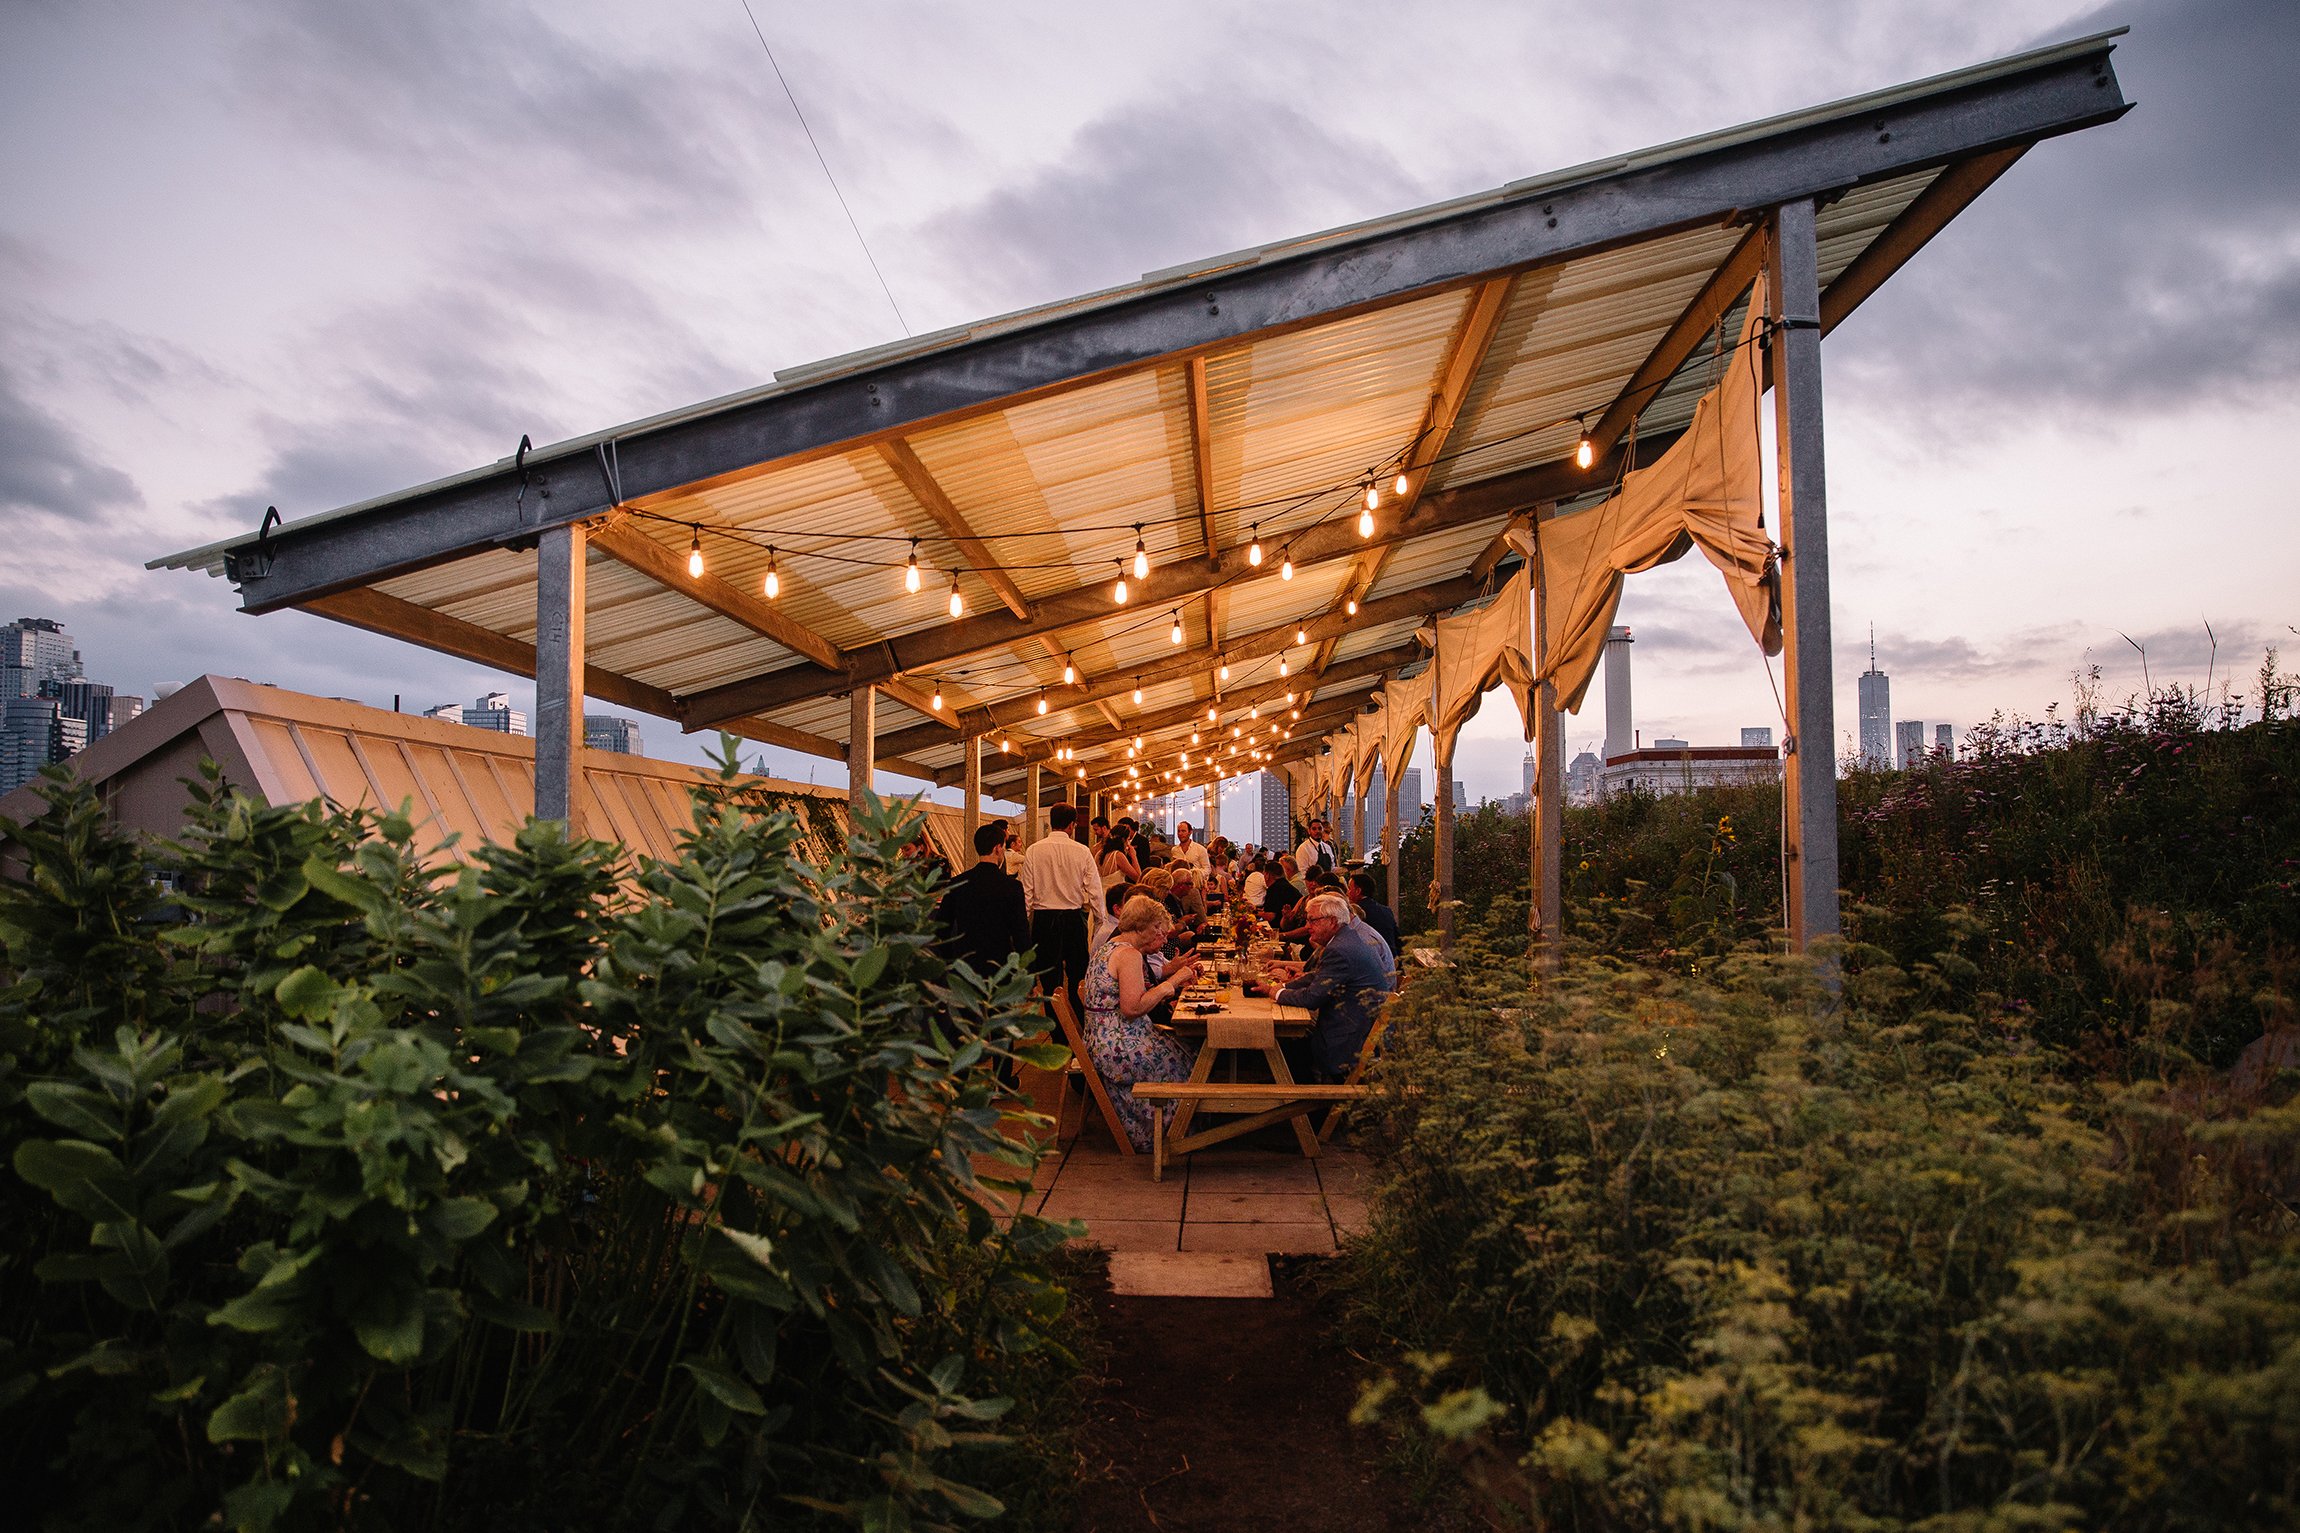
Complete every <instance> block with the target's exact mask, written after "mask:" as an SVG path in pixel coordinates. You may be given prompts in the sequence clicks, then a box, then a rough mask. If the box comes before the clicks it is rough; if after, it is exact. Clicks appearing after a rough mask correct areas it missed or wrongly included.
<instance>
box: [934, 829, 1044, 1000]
mask: <svg viewBox="0 0 2300 1533" xmlns="http://www.w3.org/2000/svg"><path fill="white" fill-rule="evenodd" d="M974 852H975V857H976V858H977V861H976V862H975V864H974V866H973V867H971V868H968V869H967V870H966V871H965V872H964V873H961V874H959V875H958V877H956V878H954V879H952V880H951V881H950V887H949V888H948V889H946V890H944V891H943V896H942V899H941V900H940V901H939V902H938V903H937V904H936V905H935V907H934V920H935V925H937V926H938V927H940V928H941V929H942V938H941V940H940V941H939V942H938V943H937V944H936V946H937V947H938V948H939V949H940V950H941V952H942V954H943V956H944V957H945V958H947V959H948V960H949V961H951V962H952V963H956V962H958V961H959V960H960V959H962V958H963V959H965V960H966V961H967V962H968V963H969V964H972V965H973V966H974V972H975V973H977V974H981V975H984V976H986V977H987V976H989V975H992V974H995V973H997V972H998V967H999V965H1000V964H1003V963H1005V962H1006V960H1007V959H1008V958H1009V957H1011V956H1013V955H1014V954H1016V953H1020V952H1022V951H1024V950H1025V949H1026V948H1028V947H1029V946H1030V911H1029V908H1028V905H1027V904H1026V902H1025V901H1024V900H1023V897H1022V880H1021V879H1019V878H1016V877H1015V876H1014V875H1013V874H1011V873H1009V872H1007V871H1006V822H1005V821H1004V820H989V821H986V822H984V823H983V824H982V825H981V826H979V827H977V828H976V830H975V832H974Z"/></svg>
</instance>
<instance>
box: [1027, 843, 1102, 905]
mask: <svg viewBox="0 0 2300 1533" xmlns="http://www.w3.org/2000/svg"><path fill="white" fill-rule="evenodd" d="M1022 898H1023V900H1024V902H1025V903H1027V904H1028V905H1029V906H1030V908H1031V910H1032V911H1033V912H1036V911H1040V910H1083V911H1085V912H1086V913H1087V914H1088V915H1090V916H1093V917H1095V918H1096V919H1101V918H1102V917H1103V916H1105V915H1106V914H1107V911H1106V910H1105V908H1104V905H1103V901H1102V874H1101V872H1100V871H1099V870H1098V869H1097V868H1096V867H1095V866H1094V854H1093V853H1092V852H1090V851H1088V850H1087V849H1086V848H1085V847H1083V846H1081V845H1080V844H1079V843H1078V842H1077V841H1076V840H1074V839H1072V837H1071V836H1070V835H1069V834H1068V833H1066V832H1063V831H1056V832H1054V833H1053V834H1051V835H1046V836H1041V837H1039V838H1038V839H1037V840H1036V841H1033V842H1031V843H1030V848H1029V850H1027V851H1025V852H1024V853H1023V854H1022Z"/></svg>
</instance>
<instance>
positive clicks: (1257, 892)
mask: <svg viewBox="0 0 2300 1533" xmlns="http://www.w3.org/2000/svg"><path fill="white" fill-rule="evenodd" d="M1269 892H1270V880H1269V879H1268V878H1267V877H1265V876H1264V875H1263V874H1262V872H1261V870H1259V869H1256V870H1255V871H1254V872H1251V873H1248V874H1247V875H1246V903H1247V904H1249V905H1251V906H1253V907H1254V908H1255V909H1257V910H1259V909H1261V908H1262V896H1263V895H1265V894H1268V893H1269Z"/></svg>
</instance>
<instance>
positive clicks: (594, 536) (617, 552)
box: [591, 518, 839, 665]
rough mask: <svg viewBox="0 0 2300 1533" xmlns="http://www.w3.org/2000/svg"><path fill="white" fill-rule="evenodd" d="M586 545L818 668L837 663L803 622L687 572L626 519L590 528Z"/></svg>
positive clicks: (830, 647) (826, 643)
mask: <svg viewBox="0 0 2300 1533" xmlns="http://www.w3.org/2000/svg"><path fill="white" fill-rule="evenodd" d="M591 546H592V547H593V548H596V549H598V550H599V552H601V553H603V554H605V555H607V556H608V557H609V558H611V559H613V560H614V561H615V562H616V563H618V564H622V565H627V566H628V567H630V568H631V569H634V570H637V571H638V572H639V573H640V574H642V575H644V576H646V577H647V578H648V579H649V580H652V581H654V582H655V584H657V585H659V586H661V587H663V588H664V589H665V590H667V591H676V592H678V593H679V594H680V595H681V596H684V597H686V598H687V599H688V600H689V601H692V602H694V603H696V604H697V605H699V606H703V607H707V608H709V609H710V610H711V611H713V612H716V613H718V614H719V615H720V616H721V617H724V618H731V619H732V620H734V621H735V622H737V623H740V624H742V625H743V626H744V627H745V628H748V629H749V630H750V631H751V632H753V633H755V634H759V635H762V636H764V637H766V638H769V639H772V640H774V641H775V642H776V643H777V644H780V645H781V646H782V647H783V648H785V649H787V650H790V651H791V652H793V653H794V654H800V655H804V656H806V657H807V658H808V659H809V660H812V661H813V662H814V663H815V664H817V665H836V664H838V663H839V647H838V646H837V645H836V644H833V643H832V642H831V641H830V640H828V639H826V638H824V637H823V636H822V635H821V634H819V633H816V632H815V631H814V630H813V629H811V628H808V627H807V626H806V625H805V624H803V623H795V622H793V621H791V620H790V619H789V618H787V617H785V616H783V614H782V613H780V612H778V611H776V610H775V608H774V607H773V605H772V604H770V603H769V602H768V601H767V600H766V598H764V597H761V596H753V595H751V594H750V593H749V592H748V591H745V590H743V589H741V588H740V587H738V586H736V585H734V584H732V583H731V582H729V581H726V580H723V579H721V578H720V577H719V576H717V575H714V574H712V573H711V572H710V571H709V570H705V571H704V572H703V573H702V574H700V575H690V574H688V573H687V566H686V562H685V561H684V560H683V559H681V558H680V557H679V555H678V554H676V553H674V552H673V551H672V550H670V549H669V548H666V547H664V546H663V545H662V544H661V543H660V542H658V541H656V540H655V539H654V538H651V537H649V536H648V535H647V534H646V533H644V532H642V531H640V530H639V528H638V527H637V526H635V525H633V524H632V522H631V521H630V520H629V519H627V518H611V519H609V520H608V521H606V522H604V523H601V524H600V525H599V526H596V527H594V528H592V529H591Z"/></svg>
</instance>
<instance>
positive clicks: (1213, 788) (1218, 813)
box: [1205, 778, 1222, 846]
mask: <svg viewBox="0 0 2300 1533" xmlns="http://www.w3.org/2000/svg"><path fill="white" fill-rule="evenodd" d="M1205 819H1206V844H1207V845H1208V846H1212V845H1213V844H1214V838H1215V837H1216V836H1218V835H1220V834H1221V833H1222V783H1221V779H1219V778H1216V779H1215V780H1214V782H1213V783H1212V784H1211V785H1210V786H1209V787H1208V788H1207V789H1206V815H1205Z"/></svg>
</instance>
